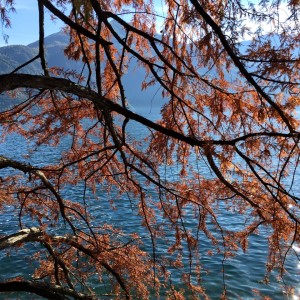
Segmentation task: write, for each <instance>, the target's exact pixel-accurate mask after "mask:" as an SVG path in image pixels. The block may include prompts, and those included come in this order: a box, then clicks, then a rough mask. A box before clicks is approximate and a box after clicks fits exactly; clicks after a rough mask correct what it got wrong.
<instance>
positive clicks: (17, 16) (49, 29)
mask: <svg viewBox="0 0 300 300" xmlns="http://www.w3.org/2000/svg"><path fill="white" fill-rule="evenodd" d="M15 8H16V13H11V14H10V19H11V23H12V27H11V28H1V35H0V46H5V45H15V44H19V45H20V44H21V45H27V44H30V43H32V42H35V41H37V40H38V35H39V32H38V21H39V20H38V8H37V1H36V0H22V1H16V5H15ZM61 27H62V23H61V22H59V21H58V20H57V21H55V22H53V21H51V20H50V15H49V13H47V12H46V14H45V35H46V36H47V35H49V34H52V33H55V32H57V31H59V30H60V28H61ZM2 32H4V33H5V34H8V35H9V39H8V44H5V41H4V39H3V37H2Z"/></svg>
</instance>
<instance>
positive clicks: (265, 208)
mask: <svg viewBox="0 0 300 300" xmlns="http://www.w3.org/2000/svg"><path fill="white" fill-rule="evenodd" d="M15 2H16V3H18V1H15ZM38 2H39V5H40V18H42V17H43V14H42V10H43V9H47V10H49V11H50V12H51V13H52V14H53V15H54V16H56V17H57V18H59V19H61V20H62V21H63V22H64V23H65V28H64V32H65V34H67V35H68V37H69V43H68V45H67V47H66V48H65V49H64V54H65V55H66V59H67V60H75V61H77V62H78V63H79V62H81V63H82V69H81V71H82V72H76V71H70V70H67V69H66V70H65V69H64V68H61V67H59V66H57V67H53V68H49V69H47V67H46V66H45V65H44V64H43V60H47V55H45V49H44V46H43V43H40V45H39V47H40V48H39V54H38V57H37V58H36V59H40V60H41V62H42V63H41V68H42V69H43V70H42V71H43V73H44V75H29V74H22V72H21V74H17V73H16V72H12V73H10V74H4V75H0V92H11V91H13V92H15V91H16V89H19V90H17V91H18V92H16V93H15V95H12V96H15V97H17V96H19V95H20V94H21V95H22V99H23V100H22V102H21V103H19V104H16V105H13V106H12V107H11V108H9V109H7V110H5V111H4V110H2V111H1V113H0V123H1V134H2V138H3V139H5V138H6V137H7V136H9V135H10V134H12V133H17V134H20V135H22V136H23V137H24V138H25V141H26V140H27V141H30V143H31V144H30V147H31V148H32V150H33V152H35V151H43V150H42V149H43V148H42V147H45V146H49V147H50V146H51V147H58V146H59V145H61V144H63V145H64V147H63V151H62V153H57V155H58V156H57V157H56V158H55V159H53V160H49V161H47V163H45V164H42V165H36V166H35V165H34V164H33V165H30V164H29V162H30V161H31V160H29V157H30V155H32V153H31V152H30V153H29V154H28V157H27V159H28V161H25V159H23V158H22V157H15V156H13V154H12V156H11V157H9V158H7V157H4V156H0V168H1V169H5V168H13V169H15V171H12V172H11V173H10V174H6V175H5V176H3V177H1V178H0V209H1V211H2V212H5V206H6V205H9V206H11V207H13V208H14V211H15V213H16V215H18V225H17V227H16V228H15V231H16V232H17V231H18V230H21V229H23V228H31V227H33V226H38V228H39V234H38V235H33V236H31V237H30V238H28V239H24V240H23V241H22V243H17V244H13V245H11V247H8V246H5V247H4V246H3V248H5V250H7V251H8V252H9V251H10V250H11V248H12V247H18V246H20V245H21V244H22V245H23V244H24V243H25V244H26V243H27V242H32V243H35V242H38V243H40V247H36V248H35V250H32V251H35V252H36V253H35V254H34V255H32V260H33V261H34V262H35V264H36V265H37V267H36V269H35V271H34V273H33V278H34V280H35V281H36V282H41V283H43V282H47V283H49V284H50V286H52V288H53V289H57V286H58V287H61V288H62V289H61V290H60V293H61V294H65V295H68V296H70V297H74V298H76V297H77V298H78V299H83V298H80V297H81V296H82V295H84V296H86V297H90V298H87V299H96V298H97V295H96V293H95V292H94V291H93V289H92V288H91V287H90V285H91V282H95V281H96V282H98V284H99V285H101V286H105V288H106V289H107V290H109V293H112V294H114V295H115V298H116V299H123V298H125V299H149V297H150V295H151V294H156V295H157V297H160V296H161V295H164V297H165V298H166V299H200V298H201V299H202V298H203V297H204V298H206V299H208V296H209V291H206V290H205V288H204V286H203V285H202V275H201V274H202V273H203V270H202V269H201V268H202V262H201V256H200V250H199V249H200V245H201V238H200V236H201V237H205V238H206V239H207V240H209V241H210V244H211V249H210V250H208V254H209V255H211V256H214V255H215V254H217V255H222V256H223V260H224V261H225V260H227V259H229V258H231V257H232V256H234V255H235V254H236V253H237V252H238V251H239V250H242V251H247V249H248V246H249V237H250V236H251V235H252V234H254V233H255V234H257V233H259V232H260V229H262V228H263V229H265V228H267V229H268V249H269V252H268V261H267V262H266V263H267V270H266V271H267V272H268V273H270V272H272V270H274V269H278V270H279V272H280V275H281V276H283V275H284V270H285V269H284V268H285V260H286V256H287V254H288V253H289V252H291V246H292V245H293V244H294V243H300V236H299V233H300V229H299V228H300V227H299V222H300V219H299V209H300V207H299V201H300V198H299V195H297V193H294V191H293V188H294V186H295V184H296V183H295V176H296V174H299V138H300V131H299V115H298V114H297V112H296V110H297V109H298V107H299V103H300V102H299V81H300V73H299V70H300V68H299V67H300V66H299V62H300V59H299V55H298V52H297V51H296V50H297V49H299V44H300V32H299V28H300V26H299V24H298V23H299V22H298V19H297V16H298V14H299V12H298V10H296V9H294V8H297V7H298V6H299V3H298V1H289V3H288V6H289V7H290V11H288V12H289V13H290V19H289V28H286V27H284V26H283V23H281V20H276V17H277V16H276V14H274V13H273V12H274V9H276V7H275V8H274V5H272V4H271V3H269V1H261V2H260V4H257V5H256V6H255V7H254V6H251V5H249V6H247V4H246V3H244V2H241V1H197V0H191V1H181V0H180V1H174V0H167V1H165V2H164V3H165V7H164V11H165V12H164V13H163V14H162V13H161V12H159V11H156V9H157V8H156V4H157V3H156V2H154V1H151V0H149V1H146V0H139V1H130V0H128V1H120V0H114V1H111V0H101V1H100V0H89V1H87V0H86V1H77V0H74V1H71V0H60V1H48V0H39V1H38ZM13 4H14V2H13V1H0V13H1V20H2V23H3V24H4V25H6V26H8V25H10V21H9V18H8V12H9V11H10V10H12V9H13ZM268 5H270V10H268V9H265V8H266V7H268ZM63 7H65V8H66V9H65V10H63ZM278 9H279V8H278ZM274 18H275V19H274ZM245 19H246V20H247V22H250V21H251V22H254V23H256V24H258V25H257V26H258V28H257V29H256V30H254V32H251V30H250V29H248V27H247V26H248V25H247V22H246V23H245V21H244V20H245ZM161 21H163V23H162V26H161V28H158V27H159V26H160V25H159V24H160V23H159V22H161ZM271 22H272V24H273V26H274V28H273V29H274V30H273V32H272V33H268V34H266V35H262V30H263V29H264V26H266V24H270V23H271ZM39 30H40V37H41V38H42V37H43V34H42V33H43V31H44V28H43V26H42V22H40V28H39ZM158 30H161V32H160V33H161V34H160V35H159V34H157V31H158ZM247 35H248V36H251V40H250V41H249V42H248V43H244V44H243V43H241V40H242V39H243V38H245V37H246V36H247ZM28 63H29V62H28ZM131 64H135V68H136V69H140V70H143V71H144V75H145V76H144V78H140V79H141V80H140V82H139V83H138V84H136V83H133V86H135V85H136V86H135V88H136V91H137V94H138V93H139V92H140V91H142V90H146V91H147V90H148V89H149V88H151V87H153V86H155V87H157V93H158V94H159V95H161V103H160V104H161V107H160V118H159V119H156V120H155V121H151V120H150V119H147V118H145V117H143V116H142V115H139V114H138V113H136V112H135V111H133V110H132V106H131V105H132V103H131V100H132V99H130V96H128V95H130V93H129V92H128V90H127V89H126V85H125V82H126V76H130V74H131V73H130V72H131V70H132V69H133V67H132V66H131ZM16 71H18V72H19V73H20V71H22V68H21V70H16ZM137 71H139V70H137ZM127 80H128V77H127ZM143 95H144V94H143ZM151 101H152V96H151V97H149V99H145V98H144V97H142V96H141V99H140V103H141V104H142V105H143V106H145V107H148V106H149V107H151ZM133 121H134V122H137V123H138V125H136V126H140V127H139V128H143V129H141V132H142V130H144V129H145V131H146V132H147V134H148V135H147V137H146V138H145V136H132V135H131V133H130V130H129V129H128V127H129V126H130V125H131V124H132V123H133ZM137 123H134V124H137ZM141 135H142V134H141ZM40 149H41V150H40ZM9 170H11V169H9ZM74 187H78V190H79V191H82V193H81V194H80V196H78V195H75V196H74V195H70V194H68V193H67V192H68V190H69V189H73V188H74ZM79 187H83V188H81V189H80V188H79ZM298 193H299V190H298ZM65 195H67V196H65ZM100 198H101V199H100ZM103 199H105V200H103ZM128 199H129V200H128ZM101 201H107V202H110V205H111V208H112V209H115V208H116V209H122V204H123V203H124V202H125V201H131V203H130V204H131V206H132V210H133V215H134V217H133V218H140V224H141V226H144V227H145V230H146V231H145V232H147V234H148V236H149V237H148V238H149V240H150V244H151V246H150V247H151V248H152V249H151V251H150V253H147V252H146V251H145V250H143V249H144V245H143V243H142V242H141V240H142V239H141V237H139V236H138V234H137V233H136V232H135V233H133V234H132V235H125V234H124V233H123V232H122V231H121V230H119V229H117V228H114V227H113V225H115V224H109V220H104V218H106V215H105V212H102V211H101ZM95 205H96V206H97V207H96V208H95ZM94 209H96V210H97V211H98V212H97V216H95V215H94V213H93V210H94ZM225 211H226V212H230V213H231V215H232V216H233V217H237V216H238V217H241V218H242V219H243V220H244V222H242V223H243V224H242V225H241V227H239V228H236V229H233V228H229V227H228V226H227V225H228V224H223V223H222V221H221V219H222V214H224V213H225ZM112 216H113V212H112ZM128 221H129V220H128ZM190 223H193V226H192V228H191V227H189V226H190V225H187V224H190ZM53 228H54V229H55V230H53ZM56 229H57V232H56ZM136 231H138V229H136ZM1 239H2V241H6V240H7V241H9V240H8V235H7V236H6V235H4V236H3V237H2V238H1ZM1 239H0V246H1ZM0 249H2V248H1V247H0ZM158 249H160V251H161V252H163V253H164V254H163V255H158V254H157V252H158ZM161 249H163V250H161ZM187 261H188V264H189V270H188V271H187V269H186V262H187ZM222 268H223V267H222ZM174 269H175V271H178V272H179V273H180V274H181V275H182V276H181V278H182V283H183V284H184V286H185V287H186V289H177V288H176V287H175V286H174V285H173V283H172V281H171V278H172V274H171V272H173V270H174ZM175 271H174V272H175ZM222 271H223V272H224V270H223V269H222ZM17 279H18V281H22V278H21V279H20V278H17ZM15 280H16V279H15ZM7 284H8V282H7ZM33 289H34V287H33ZM33 292H37V291H36V290H33ZM37 293H38V292H37ZM57 293H59V292H57ZM254 293H255V292H254ZM82 297H83V296H82ZM220 298H222V299H226V298H227V290H226V284H225V282H224V288H223V292H222V294H221V295H220Z"/></svg>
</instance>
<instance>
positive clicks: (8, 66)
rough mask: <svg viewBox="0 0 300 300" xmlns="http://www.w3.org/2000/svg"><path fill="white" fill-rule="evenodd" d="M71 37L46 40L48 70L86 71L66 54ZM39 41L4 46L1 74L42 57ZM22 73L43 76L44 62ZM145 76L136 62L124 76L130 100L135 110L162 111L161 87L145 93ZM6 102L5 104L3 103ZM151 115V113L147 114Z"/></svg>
mask: <svg viewBox="0 0 300 300" xmlns="http://www.w3.org/2000/svg"><path fill="white" fill-rule="evenodd" d="M68 42H69V37H68V35H66V34H65V33H63V32H58V33H54V34H52V35H49V36H47V37H45V52H46V58H47V62H48V67H61V68H64V69H65V70H69V71H71V70H75V71H77V72H79V73H80V72H81V71H82V62H81V61H70V60H68V59H66V57H65V55H64V49H65V47H66V46H67V45H68ZM38 46H39V44H38V41H37V42H34V43H31V44H29V45H27V46H24V45H12V46H4V47H0V74H3V73H9V72H12V71H13V70H14V69H15V68H17V67H18V66H20V65H21V64H23V63H25V62H27V61H29V60H30V59H32V58H33V57H35V56H36V55H37V54H38ZM18 72H19V73H30V74H42V69H41V66H40V61H39V60H38V59H37V60H35V61H34V62H32V63H30V64H29V65H27V66H26V67H24V68H22V69H20V70H19V71H18ZM144 77H145V71H144V69H142V68H139V67H138V65H137V63H135V61H134V60H133V59H132V60H131V63H130V64H129V68H128V72H127V74H126V75H124V77H123V80H124V86H125V93H126V98H127V101H128V103H129V106H130V107H131V109H136V110H139V111H140V110H141V109H143V107H147V109H146V110H148V111H155V112H156V113H157V112H159V109H160V107H161V105H162V104H163V103H165V100H163V99H162V97H161V91H160V88H159V85H158V84H156V85H154V86H152V87H149V88H148V89H147V90H146V91H142V90H141V84H142V81H143V79H144ZM1 102H2V101H1ZM146 113H147V112H146Z"/></svg>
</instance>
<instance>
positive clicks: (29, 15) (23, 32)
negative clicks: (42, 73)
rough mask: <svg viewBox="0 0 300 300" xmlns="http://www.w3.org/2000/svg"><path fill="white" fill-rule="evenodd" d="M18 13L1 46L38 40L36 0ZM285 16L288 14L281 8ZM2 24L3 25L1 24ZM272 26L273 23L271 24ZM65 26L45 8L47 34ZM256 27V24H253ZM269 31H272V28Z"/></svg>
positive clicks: (24, 1)
mask: <svg viewBox="0 0 300 300" xmlns="http://www.w3.org/2000/svg"><path fill="white" fill-rule="evenodd" d="M154 3H155V4H156V5H155V6H157V7H160V11H159V13H160V14H164V12H163V10H164V9H163V5H162V2H161V0H154ZM15 8H16V13H10V19H11V23H12V27H11V28H0V29H1V33H2V34H0V47H1V46H5V45H16V44H18V45H28V44H30V43H32V42H35V41H37V40H38V34H39V32H38V7H37V1H36V0H18V1H15ZM281 13H282V15H283V16H284V18H286V17H287V14H286V12H285V10H284V9H282V10H281ZM0 26H1V25H0ZM270 26H271V25H270ZM62 27H63V24H62V22H60V21H59V20H56V21H55V22H54V21H53V20H51V19H50V14H49V13H48V12H47V10H45V36H47V35H50V34H52V33H55V32H58V31H59V30H60V29H61V28H62ZM251 27H252V28H255V24H251ZM267 31H268V30H267ZM269 31H272V29H271V28H270V29H269ZM3 33H4V34H6V35H8V36H9V39H8V43H5V40H4V38H3Z"/></svg>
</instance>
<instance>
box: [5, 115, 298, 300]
mask: <svg viewBox="0 0 300 300" xmlns="http://www.w3.org/2000/svg"><path fill="white" fill-rule="evenodd" d="M149 113H150V111H144V112H143V114H144V115H145V116H147V117H150V118H152V119H155V118H156V117H157V111H155V110H154V111H152V112H151V114H149ZM129 129H130V134H131V135H132V136H140V135H144V134H146V132H145V131H143V130H141V128H139V127H138V126H137V125H136V124H134V123H131V124H129ZM65 147H68V141H67V140H66V142H65V143H63V144H60V146H59V147H58V148H51V147H48V146H47V147H46V146H41V148H40V149H38V151H36V152H33V153H31V154H30V155H31V156H30V162H31V163H32V164H35V165H38V166H41V165H46V164H47V163H48V162H52V161H55V160H57V159H58V158H59V154H60V152H61V151H62V150H63V149H64V148H65ZM29 148H30V145H26V143H25V141H24V139H23V138H22V137H20V136H17V135H15V134H12V135H11V136H9V137H8V139H7V141H6V142H5V143H2V144H0V155H4V156H8V157H10V158H13V159H16V160H22V161H26V159H27V157H28V155H29ZM174 168H176V167H174ZM203 168H205V166H203ZM7 172H11V170H0V176H4V175H5V174H6V173H7ZM175 173H176V170H175V171H174V169H173V170H170V171H169V173H168V174H167V176H168V179H172V178H173V177H174V176H176V174H175ZM174 174H175V175H174ZM208 176H209V174H208ZM82 192H83V185H78V186H76V187H71V188H70V189H68V190H66V191H64V196H66V197H71V198H72V199H80V198H82ZM153 193H154V191H153ZM113 196H114V195H113V192H112V194H110V195H109V196H108V195H107V194H106V193H105V192H104V189H102V188H101V186H100V187H99V189H98V191H97V197H98V200H97V201H94V200H91V201H90V204H89V205H90V209H91V211H92V212H93V215H94V216H95V217H98V219H100V220H101V221H100V222H102V223H111V224H113V225H114V226H115V227H117V228H120V229H122V230H123V232H124V233H133V232H137V233H139V235H140V236H141V237H142V240H143V242H144V248H145V249H146V250H147V251H149V253H151V251H152V246H151V240H150V238H149V234H148V232H147V231H146V230H145V228H144V227H143V226H142V225H141V219H140V217H139V216H137V210H136V208H135V207H134V205H132V203H131V202H130V201H128V199H117V200H115V202H114V206H115V207H116V209H115V210H112V208H111V204H110V202H109V201H108V200H110V199H111V198H113ZM90 197H91V199H93V196H92V195H91V196H90ZM133 201H134V200H133ZM186 214H189V212H188V211H187V212H186ZM191 214H192V212H191ZM187 219H188V220H189V218H187ZM220 221H221V222H223V223H224V224H227V226H228V228H232V229H237V228H239V227H240V226H242V225H243V224H242V220H240V219H239V218H237V217H235V216H234V215H233V214H232V213H230V212H228V211H226V210H224V211H222V215H221V216H220ZM28 222H29V220H28ZM30 226H32V225H30ZM186 226H187V228H189V229H191V230H193V229H194V227H195V226H196V223H195V222H194V219H193V217H192V215H191V218H190V220H189V221H188V222H187V223H186ZM17 227H18V220H17V216H16V215H14V214H13V210H12V209H11V208H10V207H6V211H5V214H2V215H0V235H2V234H11V233H13V232H15V231H16V230H17ZM170 239H171V237H170ZM32 247H38V246H37V245H33V246H32ZM210 249H213V246H212V245H211V243H210V241H208V240H207V238H205V236H204V235H203V236H202V235H201V236H200V247H199V251H200V256H201V262H202V266H203V267H202V268H203V269H202V270H203V272H202V273H203V274H202V279H203V286H204V287H205V288H206V291H207V294H208V295H209V296H210V297H211V299H219V297H220V294H221V292H222V288H223V283H224V280H225V283H226V289H227V293H228V297H229V298H230V299H238V298H242V299H253V298H254V294H253V290H257V291H259V292H260V293H262V294H263V295H265V296H270V297H271V298H272V299H290V298H288V297H287V296H286V294H285V293H284V290H285V287H286V286H292V287H294V289H295V296H294V298H292V299H293V300H296V299H300V298H299V297H298V296H296V295H297V294H299V295H300V281H299V280H300V275H299V270H300V269H299V265H298V260H297V259H296V257H295V256H293V257H289V258H288V260H287V264H286V266H287V274H286V275H285V277H284V280H281V279H280V280H278V278H277V275H278V274H276V273H275V272H274V273H272V274H271V277H270V282H269V284H265V283H264V275H265V263H266V257H267V255H268V247H267V239H266V237H265V235H264V232H263V231H261V232H260V235H257V234H253V235H252V236H251V237H250V241H249V249H248V252H247V253H243V252H242V251H240V252H238V254H237V256H236V257H234V258H231V259H227V260H226V261H225V263H224V269H225V278H223V274H222V272H221V271H222V260H223V256H222V255H213V256H209V255H208V254H207V251H208V250H210ZM296 250H300V249H296ZM165 252H166V250H165V248H163V247H161V246H158V248H157V255H158V256H160V255H164V254H165ZM28 258H30V249H28V251H23V250H21V251H19V252H17V253H16V252H13V253H12V254H11V255H10V256H4V255H3V253H0V265H1V269H0V280H4V279H6V278H8V277H13V276H21V275H22V276H25V277H26V276H28V274H29V272H30V270H32V268H33V266H32V265H31V263H30V260H29V259H28ZM172 281H173V283H174V284H175V285H177V286H181V284H180V277H179V275H176V274H175V273H174V275H172ZM183 288H184V287H183ZM95 290H96V291H97V293H102V292H103V291H104V290H105V289H103V287H101V286H95ZM16 296H17V294H13V295H8V294H7V295H5V296H4V295H2V296H0V299H16ZM20 298H21V299H39V298H38V297H34V298H33V296H32V295H30V294H23V295H22V296H20ZM163 298H164V296H162V297H161V299H163ZM257 298H259V297H257ZM105 299H107V298H105Z"/></svg>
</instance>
